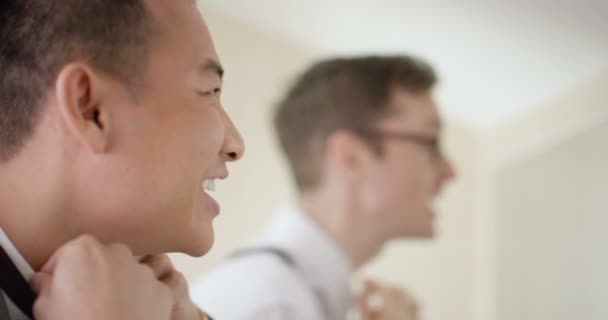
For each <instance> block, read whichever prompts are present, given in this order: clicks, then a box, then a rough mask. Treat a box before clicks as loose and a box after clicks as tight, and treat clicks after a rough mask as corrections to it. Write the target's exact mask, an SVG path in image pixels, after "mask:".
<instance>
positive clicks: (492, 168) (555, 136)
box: [474, 70, 608, 320]
mask: <svg viewBox="0 0 608 320" xmlns="http://www.w3.org/2000/svg"><path fill="white" fill-rule="evenodd" d="M606 88H608V70H606V71H604V72H599V73H598V75H597V76H596V77H594V78H592V79H589V81H586V82H585V83H582V84H580V85H579V86H577V87H574V88H571V89H570V90H569V91H568V92H565V93H564V94H562V95H560V96H558V97H554V98H553V99H551V100H549V101H546V102H545V103H543V105H542V106H540V107H539V108H538V111H536V112H534V113H531V114H528V115H526V116H524V117H521V118H520V119H518V121H515V122H513V123H511V124H510V125H508V126H504V127H501V128H497V129H496V130H494V131H493V132H491V133H488V134H487V135H486V136H484V137H483V139H482V151H483V152H482V164H483V165H482V166H481V174H480V175H479V182H478V185H479V186H480V188H481V189H480V192H481V193H480V194H479V197H478V198H477V203H478V205H477V206H476V208H477V209H476V219H475V225H476V227H475V242H474V245H475V252H476V254H475V261H474V270H475V274H476V276H475V278H474V315H475V318H474V319H479V320H482V319H483V320H488V319H490V320H492V319H501V320H502V319H512V318H518V319H544V318H546V317H545V316H548V314H547V313H545V314H542V316H541V314H538V313H535V312H537V311H539V310H544V311H543V312H551V311H558V310H560V311H561V312H562V313H563V314H564V315H568V314H572V313H574V314H577V317H576V318H577V319H599V318H598V317H597V314H598V313H593V312H596V311H597V312H600V311H601V312H606V309H603V310H600V311H598V310H597V309H593V308H594V307H593V301H594V299H602V298H604V300H605V298H608V297H607V296H606V295H605V294H602V293H601V290H603V289H604V288H605V286H606V285H608V283H606V281H605V279H606V278H605V277H602V272H598V271H599V270H598V269H593V270H591V269H590V270H585V269H581V268H582V267H581V266H579V267H580V268H578V267H577V268H574V267H572V266H571V265H569V264H565V263H562V262H563V261H562V260H560V259H558V256H555V255H553V254H554V253H555V252H554V251H553V250H554V249H553V248H556V247H561V248H564V250H563V252H560V253H561V254H563V257H564V258H568V257H571V258H572V259H573V261H574V260H581V261H586V262H589V263H593V264H595V265H596V266H606V260H605V259H606V256H605V255H603V256H602V252H601V251H598V250H597V248H595V247H594V244H593V243H587V242H588V241H587V240H588V239H589V238H587V237H600V238H599V239H597V240H603V242H606V241H607V240H608V237H603V236H601V235H600V234H598V233H597V230H596V231H594V229H592V228H594V226H597V225H602V222H604V223H603V224H604V225H605V222H607V221H606V220H605V218H604V217H605V212H606V211H608V205H606V204H605V203H604V201H601V199H602V198H603V197H602V192H603V191H604V190H605V187H606V180H607V178H608V176H607V174H608V173H607V171H606V168H607V166H606V165H605V164H606V163H608V147H607V146H606V143H605V142H604V141H605V137H606V133H607V132H606V124H607V123H608V91H607V90H606ZM579 212H580V213H579ZM575 213H576V214H580V215H581V216H584V217H585V218H584V220H581V221H577V220H576V218H575V219H573V214H575ZM522 227H523V228H524V229H521V228H522ZM568 228H571V229H572V236H574V237H565V236H564V235H563V232H562V231H563V230H566V229H568ZM547 233H549V234H551V235H554V239H552V243H551V245H550V246H547V245H543V243H545V244H546V234H547ZM577 234H578V236H575V235H577ZM602 237H603V239H602ZM526 244H527V245H526ZM567 248H570V249H572V250H569V249H567ZM573 251H575V252H573ZM604 252H606V251H604ZM526 253H528V254H531V256H529V257H528V258H526V257H524V256H523V255H524V254H526ZM571 267H572V268H571ZM556 273H558V274H559V275H560V279H559V280H557V279H555V274H556ZM581 273H584V274H585V275H590V276H591V277H592V278H593V279H594V280H595V284H594V285H593V286H589V284H590V283H589V282H586V281H587V280H585V279H584V277H581V276H580V274H581ZM552 277H553V278H552ZM603 279H604V282H603V283H604V285H602V282H601V281H602V280H603ZM551 281H555V282H556V283H557V282H559V283H561V284H560V285H556V286H555V287H554V288H552V290H547V288H546V287H543V286H545V285H546V284H547V283H548V282H551ZM581 288H584V289H585V290H587V291H585V290H581ZM589 290H590V291H589ZM571 292H576V294H578V295H580V296H584V294H587V297H586V298H584V299H586V301H581V300H576V299H573V300H572V301H568V299H567V297H568V295H569V294H570V293H571ZM521 299H524V300H525V301H526V303H525V304H524V303H523V302H522V301H523V300H521ZM549 301H559V302H561V305H559V306H558V307H555V306H551V307H549V306H548V305H547V303H548V302H549ZM595 301H596V300H595ZM586 306H588V308H587V313H584V312H583V313H579V312H580V311H581V310H583V309H585V307H586ZM594 310H595V311H594ZM549 318H552V319H556V318H555V317H554V316H551V317H549ZM603 318H605V317H603Z"/></svg>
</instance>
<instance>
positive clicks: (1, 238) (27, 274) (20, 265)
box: [0, 228, 34, 320]
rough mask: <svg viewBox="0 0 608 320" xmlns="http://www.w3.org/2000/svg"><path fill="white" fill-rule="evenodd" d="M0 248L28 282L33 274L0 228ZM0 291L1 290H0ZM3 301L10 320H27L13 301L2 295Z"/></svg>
mask: <svg viewBox="0 0 608 320" xmlns="http://www.w3.org/2000/svg"><path fill="white" fill-rule="evenodd" d="M0 246H2V248H3V249H4V251H6V254H7V255H8V257H9V258H11V260H12V261H13V263H14V264H15V266H16V267H17V269H19V271H20V272H21V274H22V275H23V277H24V278H25V279H27V280H28V281H29V279H30V278H31V277H32V275H33V274H34V270H33V269H32V267H31V266H30V265H29V264H28V263H27V261H25V258H23V256H22V255H21V253H19V251H17V248H15V246H14V245H13V243H12V242H11V240H10V239H9V238H8V236H7V235H6V233H4V231H3V230H2V228H0ZM0 291H1V290H0ZM2 294H3V295H4V299H5V300H6V302H7V307H8V312H9V313H10V316H11V319H13V320H29V318H28V317H27V316H26V315H25V314H23V312H21V310H19V308H17V306H16V305H15V304H14V303H13V301H12V300H11V299H10V298H9V297H8V296H7V295H6V294H5V293H4V292H2Z"/></svg>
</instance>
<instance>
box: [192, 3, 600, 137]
mask: <svg viewBox="0 0 608 320" xmlns="http://www.w3.org/2000/svg"><path fill="white" fill-rule="evenodd" d="M202 6H203V7H204V8H208V9H211V10H214V11H216V12H218V13H220V14H222V15H225V16H227V17H230V18H233V19H238V20H240V21H242V22H243V23H245V24H247V25H249V26H251V27H253V28H256V29H258V30H260V31H262V32H266V33H270V34H271V35H272V36H274V37H277V38H279V39H282V40H285V41H290V42H292V43H293V45H295V46H299V47H302V48H303V49H305V50H307V51H309V52H310V53H311V54H313V55H315V56H319V55H329V54H364V53H399V52H403V53H410V54H415V55H418V56H421V57H423V58H425V59H426V60H428V61H429V62H431V63H432V64H433V65H434V66H435V68H436V69H437V71H438V73H439V74H440V77H441V85H440V87H439V88H438V97H439V101H440V103H441V106H442V112H444V113H445V114H446V115H448V116H450V117H452V118H455V119H457V120H458V121H460V122H462V123H464V124H465V125H468V126H470V127H471V128H473V129H477V130H485V129H489V128H493V127H496V126H500V125H501V124H504V123H505V122H507V121H509V120H511V119H514V118H516V117H518V116H520V115H522V114H524V113H526V112H529V111H531V110H533V109H534V108H535V107H537V106H538V105H539V103H541V102H543V101H544V100H546V99H548V98H551V97H554V96H556V95H558V94H560V93H562V92H564V91H565V90H567V89H568V88H571V87H573V86H575V85H577V84H579V83H582V82H584V81H589V80H590V79H591V78H592V77H593V76H595V75H596V74H598V73H600V72H603V71H606V70H608V1H607V0H581V1H577V0H570V1H564V0H552V1H550V0H537V1H534V0H509V1H507V0H504V1H496V0H485V1H482V0H460V1H447V0H438V1H407V0H402V1H397V0H376V1H372V0H348V1H346V0H333V1H329V0H326V1H322V0H255V1H234V0H233V1H230V0H206V1H204V2H203V3H202ZM607 90H608V88H607Z"/></svg>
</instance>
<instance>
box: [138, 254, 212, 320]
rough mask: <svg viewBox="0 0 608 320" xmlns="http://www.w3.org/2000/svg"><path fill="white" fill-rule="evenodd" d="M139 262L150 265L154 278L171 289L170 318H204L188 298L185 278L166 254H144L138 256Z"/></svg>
mask: <svg viewBox="0 0 608 320" xmlns="http://www.w3.org/2000/svg"><path fill="white" fill-rule="evenodd" d="M140 262H141V263H142V264H144V265H147V266H148V267H150V268H151V269H152V271H153V272H154V275H155V276H156V278H157V279H158V280H159V281H160V282H162V283H164V284H165V285H167V286H168V287H169V289H171V292H172V293H173V297H174V299H175V305H174V306H173V310H172V312H171V320H200V319H205V318H203V315H202V314H201V311H200V310H199V309H198V308H197V307H196V306H195V305H194V303H193V302H192V300H191V299H190V293H189V290H188V283H187V282H186V279H185V278H184V276H183V275H182V274H181V273H180V272H178V271H177V270H176V269H175V267H173V264H172V263H171V260H170V259H169V256H167V255H166V254H159V255H151V256H144V257H142V258H140Z"/></svg>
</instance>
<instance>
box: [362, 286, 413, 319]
mask: <svg viewBox="0 0 608 320" xmlns="http://www.w3.org/2000/svg"><path fill="white" fill-rule="evenodd" d="M358 305H359V312H360V315H361V318H362V319H366V320H373V319H386V320H389V319H399V320H412V319H417V318H418V307H417V305H416V303H415V302H414V300H413V299H412V298H411V297H410V296H409V295H408V294H407V293H406V292H405V291H403V290H401V289H399V288H397V287H392V286H388V285H384V284H381V283H379V282H377V281H372V280H367V281H365V283H364V287H363V292H362V293H361V296H360V300H359V304H358Z"/></svg>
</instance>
